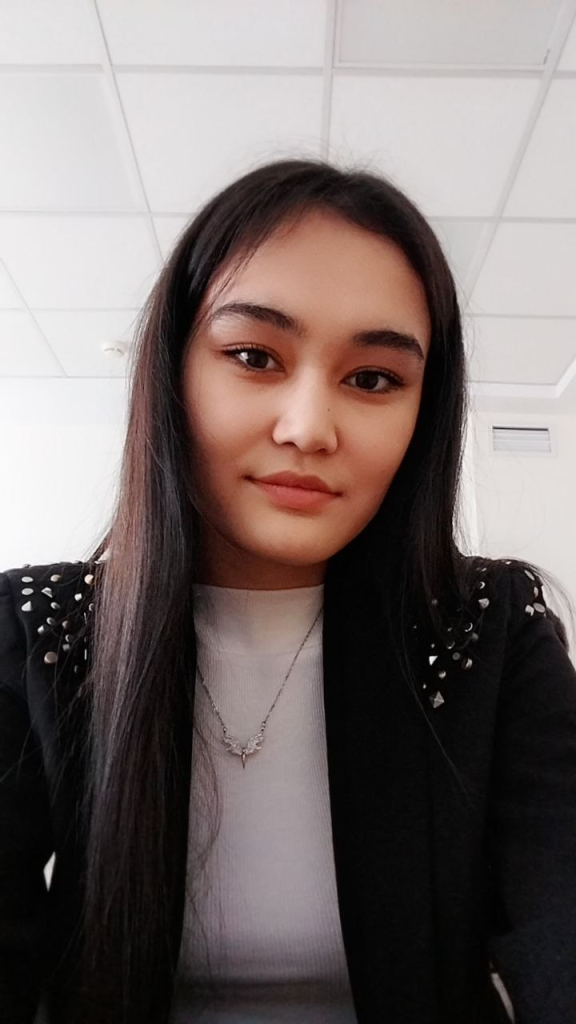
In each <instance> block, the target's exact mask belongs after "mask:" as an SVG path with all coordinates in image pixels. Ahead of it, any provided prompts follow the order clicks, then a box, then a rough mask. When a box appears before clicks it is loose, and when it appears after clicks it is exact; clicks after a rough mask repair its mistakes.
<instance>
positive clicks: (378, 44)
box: [339, 0, 562, 67]
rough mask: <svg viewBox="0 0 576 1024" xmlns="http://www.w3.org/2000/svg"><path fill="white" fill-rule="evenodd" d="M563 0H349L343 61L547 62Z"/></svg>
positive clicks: (342, 39)
mask: <svg viewBox="0 0 576 1024" xmlns="http://www.w3.org/2000/svg"><path fill="white" fill-rule="evenodd" d="M561 6H562V0H505V3H503V2H502V0H481V2H479V0H467V2H466V0H434V2H431V0H386V2H385V3H383V2H382V0H343V3H342V22H341V34H340V52H339V58H340V60H341V61H346V62H352V63H354V64H367V63H370V64H440V65H447V64H461V65H466V66H474V65H478V64H481V65H490V66H492V67H502V66H512V67H513V66H517V65H528V66H532V67H539V66H541V65H542V64H543V63H544V60H545V57H546V50H547V48H548V42H549V40H550V37H551V34H552V30H553V28H554V23H555V21H556V17H557V15H558V12H559V10H560V8H561Z"/></svg>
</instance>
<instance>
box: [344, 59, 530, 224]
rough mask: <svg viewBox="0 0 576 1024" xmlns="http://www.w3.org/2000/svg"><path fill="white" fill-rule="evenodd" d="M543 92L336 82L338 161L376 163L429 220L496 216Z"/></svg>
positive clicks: (517, 85) (515, 85)
mask: <svg viewBox="0 0 576 1024" xmlns="http://www.w3.org/2000/svg"><path fill="white" fill-rule="evenodd" d="M538 84H539V83H538V82H537V81H534V80H532V79H525V78H522V79H511V78H499V79H494V78H481V79H480V78H458V80H457V81H454V79H452V78H436V77H428V76H424V77H404V76H401V77H398V76H393V77H388V78H386V77H382V76H376V75H349V74H344V73H341V74H336V76H335V78H334V92H333V101H332V125H331V155H332V157H333V158H334V159H336V160H337V161H340V160H342V161H344V162H348V161H349V160H357V159H358V158H361V159H362V160H363V161H370V162H371V163H372V165H373V166H374V168H375V169H376V170H380V171H382V172H383V173H384V174H387V175H389V176H390V177H392V179H393V180H394V181H395V182H396V183H397V184H398V185H399V186H400V188H403V189H405V190H406V191H407V192H408V194H409V195H410V196H411V198H412V199H414V200H415V201H416V202H417V203H418V204H419V205H420V206H421V207H422V209H423V211H424V213H426V214H427V215H428V216H430V217H444V216H457V217H462V218H466V217H470V216H491V215H493V213H494V211H495V210H496V207H497V204H498V200H499V196H500V192H501V189H502V187H503V185H504V182H505V180H506V176H507V174H508V172H509V169H510V166H511V163H512V160H513V158H514V155H515V152H516V148H517V146H518V143H519V141H520V139H521V137H522V133H523V131H524V127H525V125H526V121H527V119H528V116H529V114H530V110H531V107H532V104H533V102H534V99H535V96H536V92H537V89H538ZM495 110H497V111H498V117H494V111H495Z"/></svg>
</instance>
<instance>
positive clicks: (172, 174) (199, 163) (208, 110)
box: [118, 73, 322, 213]
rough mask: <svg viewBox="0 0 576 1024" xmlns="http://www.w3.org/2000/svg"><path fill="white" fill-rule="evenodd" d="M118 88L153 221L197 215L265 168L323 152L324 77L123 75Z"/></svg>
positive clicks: (203, 74)
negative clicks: (223, 191)
mask: <svg viewBox="0 0 576 1024" xmlns="http://www.w3.org/2000/svg"><path fill="white" fill-rule="evenodd" d="M118 84H119V88H120V92H121V95H122V102H123V104H124V109H125V111H126V116H127V120H128V125H129V128H130V133H131V136H132V139H133V142H134V146H135V149H136V153H137V156H138V162H139V165H140V170H141V172H142V177H143V180H144V186H145V188H146V193H147V195H148V200H149V202H150V207H151V209H152V210H153V211H154V212H155V213H170V212H178V213H185V212H186V211H187V210H193V209H195V208H196V207H197V206H199V205H200V204H201V203H202V202H204V201H205V200H206V199H208V198H209V197H211V196H212V195H213V194H214V193H215V192H216V191H218V189H220V188H221V187H222V186H224V185H225V184H228V182H229V181H230V180H232V179H233V178H235V177H236V176H237V175H240V174H242V173H243V172H244V171H246V170H249V169H251V168H253V167H254V166H256V165H257V164H259V163H263V162H264V161H267V160H273V159H277V158H278V157H286V156H287V155H300V154H301V153H304V154H305V155H317V154H318V152H319V148H320V124H321V109H322V78H321V76H314V75H263V74H260V75H258V74H255V75H235V74H230V75H228V74H222V75H220V74H218V75H210V74H205V73H199V74H193V75H187V74H178V73H172V74H163V73H157V74H148V75H145V74H139V73H134V74H132V73H121V74H119V75H118Z"/></svg>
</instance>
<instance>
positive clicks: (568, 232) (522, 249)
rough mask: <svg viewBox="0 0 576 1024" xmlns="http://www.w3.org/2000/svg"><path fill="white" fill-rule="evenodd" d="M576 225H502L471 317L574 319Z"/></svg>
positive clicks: (472, 303)
mask: <svg viewBox="0 0 576 1024" xmlns="http://www.w3.org/2000/svg"><path fill="white" fill-rule="evenodd" d="M575 252H576V224H543V223H537V224H518V223H516V224H511V223H504V224H500V225H499V227H498V228H497V230H496V234H495V236H494V240H493V242H492V245H491V247H490V250H489V252H488V255H487V257H486V261H485V263H484V266H483V267H482V270H481V272H480V274H479V277H478V280H477V282H476V286H475V288H474V291H473V292H472V297H471V301H470V311H471V312H472V313H475V314H483V313H495V314H501V313H514V314H517V315H519V316H552V317H555V316H576V288H575V287H574V253H575Z"/></svg>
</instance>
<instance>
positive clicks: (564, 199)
mask: <svg viewBox="0 0 576 1024" xmlns="http://www.w3.org/2000/svg"><path fill="white" fill-rule="evenodd" d="M504 213H505V216H506V217H576V81H573V80H570V79H559V80H558V81H556V82H552V83H551V85H550V89H549V91H548V95H547V96H546V99H545V101H544V104H543V106H542V110H541V112H540V116H539V117H538V121H537V122H536V125H535V128H534V131H533V132H532V135H531V138H530V142H529V144H528V148H527V149H526V152H525V154H524V158H523V160H522V163H521V165H520V170H519V172H518V175H517V177H516V180H515V182H514V187H513V189H512V192H511V193H510V198H509V200H508V203H507V204H506V209H505V211H504Z"/></svg>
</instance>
